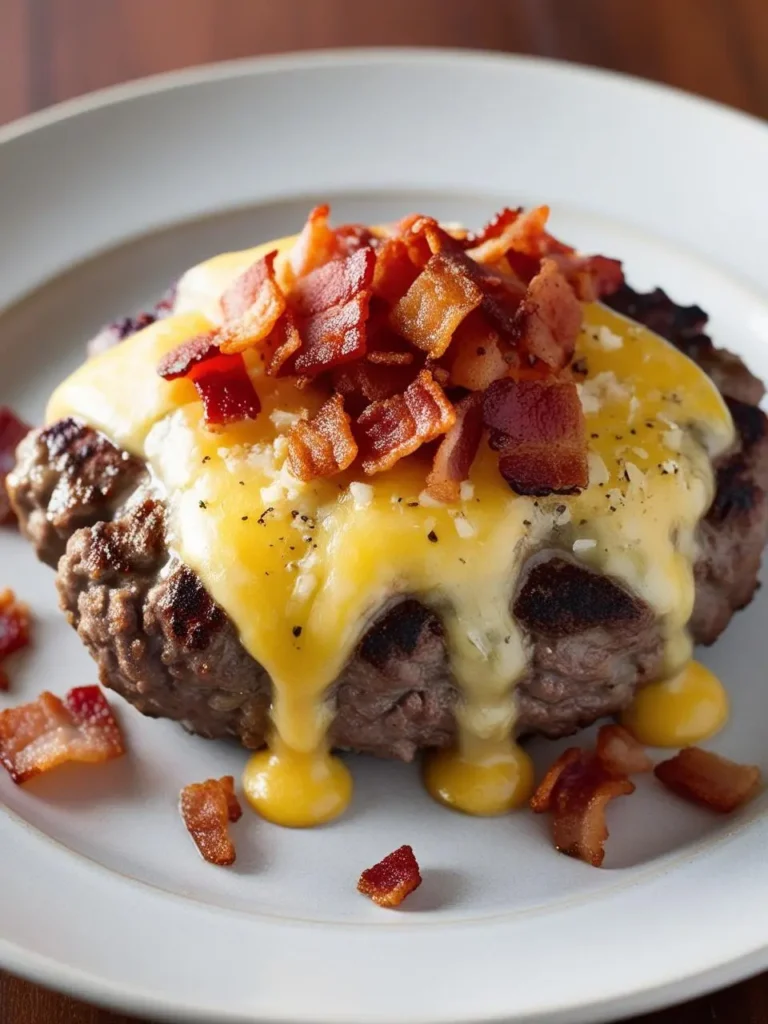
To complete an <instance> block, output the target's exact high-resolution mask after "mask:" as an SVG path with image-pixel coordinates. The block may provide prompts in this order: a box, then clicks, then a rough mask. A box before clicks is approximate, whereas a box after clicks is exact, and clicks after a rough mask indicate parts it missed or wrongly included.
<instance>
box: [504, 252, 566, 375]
mask: <svg viewBox="0 0 768 1024" xmlns="http://www.w3.org/2000/svg"><path fill="white" fill-rule="evenodd" d="M581 316H582V314H581V305H580V303H579V300H578V299H577V298H576V295H575V294H574V292H573V289H572V288H571V287H570V285H569V284H568V282H567V281H566V279H565V278H564V277H563V275H562V274H561V273H560V270H559V269H558V266H557V264H556V263H555V262H554V260H544V262H543V263H542V266H541V270H540V271H539V273H538V274H537V275H536V277H534V279H533V280H532V281H531V283H530V284H529V285H528V291H527V292H526V294H525V298H524V299H523V301H522V302H521V303H520V308H519V309H518V311H517V313H516V314H515V326H514V332H515V337H516V340H517V342H518V343H519V345H520V346H521V348H522V349H523V351H525V352H527V353H528V354H529V355H531V356H534V357H535V358H536V359H541V360H542V361H543V362H545V363H546V364H547V366H551V367H552V368H553V369H554V370H560V369H562V367H564V366H567V364H568V363H569V362H570V361H571V359H572V358H573V352H574V348H575V347H576V338H577V337H578V335H579V330H580V328H581Z"/></svg>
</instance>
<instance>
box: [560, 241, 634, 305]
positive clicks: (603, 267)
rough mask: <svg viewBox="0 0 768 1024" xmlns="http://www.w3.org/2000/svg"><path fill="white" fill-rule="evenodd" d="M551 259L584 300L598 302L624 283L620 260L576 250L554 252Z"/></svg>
mask: <svg viewBox="0 0 768 1024" xmlns="http://www.w3.org/2000/svg"><path fill="white" fill-rule="evenodd" d="M551 259H552V260H553V261H554V262H555V263H556V264H557V266H558V267H559V269H560V273H561V274H562V275H563V277H565V279H566V280H567V281H568V284H570V286H571V288H573V290H574V292H575V294H576V296H577V297H578V298H579V299H580V300H581V301H582V302H596V301H597V300H598V299H601V298H602V297H603V296H604V295H613V293H614V292H616V291H618V290H619V288H621V286H622V285H623V284H624V270H623V268H622V265H621V261H620V260H612V259H609V258H608V257H607V256H581V255H579V254H578V253H575V252H571V253H563V254H560V255H558V254H553V255H552V257H551Z"/></svg>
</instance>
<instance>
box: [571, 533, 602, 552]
mask: <svg viewBox="0 0 768 1024" xmlns="http://www.w3.org/2000/svg"><path fill="white" fill-rule="evenodd" d="M596 547H597V541H596V540H592V539H591V538H589V537H580V538H579V539H578V540H575V541H574V542H573V553H574V554H575V555H578V554H580V553H581V552H582V551H591V550H592V548H596Z"/></svg>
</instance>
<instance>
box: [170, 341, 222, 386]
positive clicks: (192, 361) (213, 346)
mask: <svg viewBox="0 0 768 1024" xmlns="http://www.w3.org/2000/svg"><path fill="white" fill-rule="evenodd" d="M218 351H219V343H218V333H217V332H216V331H209V332H208V333H207V334H198V335H196V336H195V337H194V338H190V339H189V341H183V342H182V343H181V344H180V345H177V346H176V348H174V349H171V351H170V352H166V354H165V355H164V356H163V358H162V359H161V360H160V362H159V363H158V364H157V372H158V373H159V374H160V376H161V377H162V378H163V379H164V380H177V379H178V378H179V377H187V376H189V371H190V370H191V369H192V368H193V367H195V366H198V365H199V364H200V363H202V362H205V360H206V359H211V358H213V357H214V356H215V355H217V354H218Z"/></svg>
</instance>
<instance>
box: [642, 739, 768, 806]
mask: <svg viewBox="0 0 768 1024" xmlns="http://www.w3.org/2000/svg"><path fill="white" fill-rule="evenodd" d="M654 773H655V775H656V778H657V779H659V781H660V782H662V783H663V784H664V785H665V786H666V787H667V789H671V790H672V792H673V793H676V794H677V795H678V796H681V797H683V799H684V800H690V801H692V802H693V803H697V804H702V805H703V806H704V807H709V808H710V809H711V810H713V811H719V812H720V813H721V814H730V813H731V811H735V810H736V809H737V808H738V807H741V805H742V804H745V803H746V802H747V801H748V800H751V799H752V797H753V796H755V794H756V793H757V792H758V790H759V789H760V786H761V773H760V769H759V768H758V767H757V766H756V765H749V764H737V763H736V762H735V761H729V760H728V759H727V758H725V757H720V756H719V754H713V753H712V751H710V750H702V749H701V748H700V747H686V748H685V749H684V750H681V751H680V753H679V754H677V755H676V756H675V757H673V758H670V760H669V761H662V762H661V764H657V765H656V767H655V768H654Z"/></svg>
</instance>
